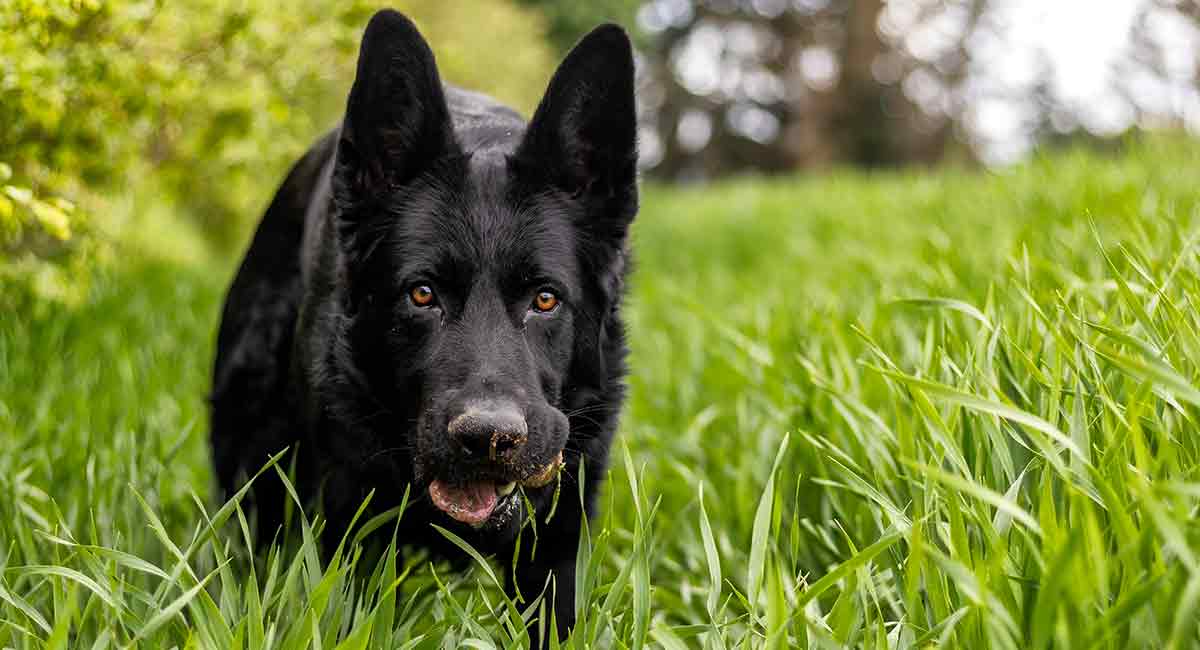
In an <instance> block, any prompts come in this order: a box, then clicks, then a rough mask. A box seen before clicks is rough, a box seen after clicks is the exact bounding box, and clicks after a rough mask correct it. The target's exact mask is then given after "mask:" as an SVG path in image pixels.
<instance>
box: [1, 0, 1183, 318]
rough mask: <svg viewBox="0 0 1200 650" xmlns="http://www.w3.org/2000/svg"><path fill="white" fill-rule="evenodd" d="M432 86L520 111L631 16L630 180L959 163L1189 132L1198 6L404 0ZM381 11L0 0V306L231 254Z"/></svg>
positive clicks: (322, 119)
mask: <svg viewBox="0 0 1200 650" xmlns="http://www.w3.org/2000/svg"><path fill="white" fill-rule="evenodd" d="M393 5H394V6H395V7H396V8H398V9H400V10H402V11H404V12H406V13H407V14H409V15H410V16H411V17H413V18H414V20H415V21H416V22H417V23H418V25H419V26H420V28H421V29H422V31H423V32H424V33H425V34H426V36H427V38H428V39H429V40H430V42H431V43H432V45H433V48H434V50H435V53H436V54H437V57H438V61H439V65H440V66H441V69H442V73H443V76H444V77H445V78H446V79H447V80H449V81H452V82H455V83H458V84H461V85H464V86H469V87H472V88H477V89H480V90H484V91H487V92H489V93H492V94H494V95H495V96H497V97H498V98H500V99H502V100H504V101H506V102H509V103H511V104H513V105H514V106H516V107H518V108H519V109H521V110H522V111H523V112H525V113H526V114H528V112H529V111H530V110H531V109H532V108H533V106H534V104H535V103H536V101H537V99H538V98H539V97H540V95H541V92H542V90H543V88H544V85H545V83H546V81H547V79H548V77H549V75H550V73H551V72H552V70H553V67H554V65H555V64H556V62H557V61H558V60H559V58H560V57H561V56H562V55H563V54H564V53H565V51H566V50H567V49H569V47H570V46H571V44H572V43H573V42H574V41H575V40H576V39H577V38H578V37H579V36H580V35H581V34H583V33H584V32H586V31H587V30H588V29H590V28H591V27H592V26H594V25H595V24H597V23H599V22H601V21H605V20H611V21H616V22H619V23H621V24H623V25H625V26H627V27H628V28H629V30H630V31H631V33H632V34H633V35H634V37H635V40H636V43H637V48H638V59H639V76H640V81H639V86H640V101H641V108H640V119H641V122H642V126H641V134H640V137H641V155H642V159H641V165H642V168H643V170H644V174H645V176H646V178H647V179H653V180H656V181H659V182H664V183H705V182H710V181H712V180H714V179H717V178H720V177H724V176H728V175H733V174H746V173H770V174H776V173H791V172H795V171H798V172H799V173H819V172H821V171H822V170H827V169H831V168H840V167H863V168H888V167H900V166H910V165H920V166H933V165H959V166H979V167H984V168H989V169H1003V168H1004V167H1005V166H1007V165H1011V164H1013V163H1015V162H1018V161H1020V160H1022V159H1023V158H1025V157H1027V156H1029V155H1030V154H1031V153H1032V152H1034V151H1035V150H1036V149H1037V148H1038V147H1052V146H1058V145H1062V144H1066V143H1070V144H1072V145H1080V144H1084V145H1086V146H1095V147H1097V148H1101V149H1106V148H1115V147H1118V146H1119V145H1120V143H1121V142H1122V140H1123V139H1124V138H1125V137H1128V134H1130V133H1138V132H1143V131H1147V130H1157V131H1167V132H1171V133H1177V134H1179V136H1180V137H1191V135H1192V134H1194V133H1196V132H1197V131H1200V94H1198V80H1200V68H1198V67H1197V64H1198V63H1200V3H1198V2H1197V1H1196V0H1178V1H1171V0H590V1H588V2H576V1H571V0H456V1H454V2H445V1H432V0H413V1H401V0H397V1H396V2H395V3H393ZM379 6H381V5H380V4H379V3H375V2H363V1H359V0H352V1H349V2H317V1H315V0H297V1H295V2H289V3H277V2H273V1H268V0H240V1H237V2H228V1H216V2H210V1H207V0H205V1H200V0H176V1H174V2H170V3H168V2H163V1H160V0H0V283H3V284H2V285H0V307H4V306H7V307H8V308H12V307H13V306H14V305H17V306H21V305H30V304H35V303H36V302H37V301H30V300H28V298H29V297H31V296H34V297H37V298H38V299H39V300H45V299H48V300H51V301H58V302H63V301H67V302H70V301H73V300H79V299H80V298H81V296H82V295H83V293H84V291H85V287H86V283H85V282H82V281H81V278H82V277H84V276H86V275H87V273H86V270H87V269H90V268H92V267H94V266H96V265H98V264H102V263H103V261H104V260H105V259H109V258H112V257H113V256H116V255H120V254H121V252H122V250H124V247H136V248H137V249H138V250H139V251H149V252H151V253H153V254H161V255H174V256H184V257H186V256H197V255H211V254H214V253H215V254H218V255H230V254H232V253H236V252H237V251H239V250H240V249H241V247H242V246H243V245H244V242H245V241H246V238H247V236H248V234H249V232H250V230H251V229H252V228H253V225H254V223H255V222H256V220H257V218H258V217H259V215H260V213H261V210H262V208H263V206H264V205H265V204H266V202H267V201H268V200H269V198H270V196H271V194H272V192H273V190H274V187H275V185H276V184H277V183H278V181H279V179H280V178H281V175H282V173H283V172H284V171H285V168H286V167H287V165H289V164H290V163H291V162H292V161H293V160H294V159H295V158H296V157H297V156H298V155H299V154H300V153H302V152H303V151H304V149H305V148H306V147H307V146H308V145H309V143H310V142H311V141H312V140H313V139H314V138H315V137H317V136H318V135H319V134H320V133H322V132H323V131H325V130H326V129H329V128H331V127H332V126H333V125H334V124H335V123H336V120H337V119H338V116H339V114H340V111H341V108H342V105H343V102H344V98H345V93H346V91H347V90H348V88H349V85H350V83H351V81H352V76H353V63H354V57H355V53H356V48H357V43H358V38H359V35H360V33H361V30H362V28H363V26H364V25H365V23H366V20H367V18H368V17H369V16H370V14H371V13H372V12H373V11H374V10H375V9H377V8H378V7H379Z"/></svg>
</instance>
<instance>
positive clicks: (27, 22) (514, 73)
mask: <svg viewBox="0 0 1200 650" xmlns="http://www.w3.org/2000/svg"><path fill="white" fill-rule="evenodd" d="M376 8H377V3H375V2H369V1H367V0H354V1H351V2H338V3H329V2H324V1H322V0H301V1H299V2H288V3H278V2H269V1H267V0H216V1H215V2H210V1H208V0H203V1H201V0H178V1H173V2H165V1H163V0H0V152H2V154H0V155H2V156H3V158H4V160H3V162H6V163H7V164H9V165H11V166H12V168H13V169H14V170H15V172H16V175H17V177H18V178H22V179H25V181H26V183H25V184H23V185H21V186H19V187H18V197H15V198H14V197H12V196H10V199H11V200H13V201H18V202H21V201H22V199H21V198H20V197H23V196H26V194H25V193H24V191H23V189H22V188H33V190H34V192H35V193H34V195H33V196H62V197H65V198H66V199H70V200H71V202H72V203H75V204H78V205H80V206H81V208H83V210H82V211H81V212H79V213H77V214H74V215H70V218H69V219H68V220H67V221H68V222H70V223H72V224H73V225H81V226H82V225H85V224H87V223H88V222H90V221H93V220H99V221H101V222H103V223H101V224H98V225H97V226H96V227H94V228H90V230H94V231H99V230H104V229H105V228H104V226H109V227H108V228H107V229H108V230H109V231H112V230H113V228H112V226H113V225H114V222H118V221H119V220H118V219H116V218H115V217H114V216H113V214H112V213H113V212H114V211H115V212H120V210H119V209H118V208H117V207H115V206H114V203H116V204H119V203H121V201H122V200H123V199H122V197H125V196H129V195H133V196H137V197H153V200H154V202H156V203H157V204H161V205H167V206H170V207H171V209H172V210H173V211H174V212H175V213H176V217H175V218H179V217H182V218H183V219H185V220H187V221H190V222H192V223H193V224H195V225H196V226H198V227H199V228H200V230H201V231H202V232H204V233H206V235H207V236H208V237H209V238H210V239H211V240H212V241H213V242H215V243H216V244H218V245H219V246H220V247H222V248H229V247H230V246H232V245H233V244H235V243H236V242H240V241H242V240H243V239H244V237H245V236H246V234H247V232H248V229H249V228H250V227H252V226H253V224H254V223H255V220H256V219H257V217H258V216H259V214H260V212H261V210H262V208H263V207H264V206H265V203H266V201H267V200H269V199H270V193H271V190H272V188H273V187H274V186H275V184H276V183H277V182H278V181H279V179H280V178H281V177H282V175H283V173H284V171H285V170H286V167H287V166H288V165H289V164H290V163H291V162H292V161H293V160H295V158H296V157H298V156H299V155H300V154H301V153H302V152H303V151H304V149H305V148H306V147H307V146H308V145H309V144H310V143H311V142H312V141H313V140H314V139H315V138H316V137H317V136H318V135H320V134H321V133H322V132H324V131H325V130H327V129H330V128H332V127H333V126H334V125H335V124H336V121H337V119H338V118H339V116H340V113H341V110H342V107H343V105H344V102H345V97H346V93H347V91H348V90H349V85H350V82H351V80H352V79H353V76H354V60H355V56H356V53H357V47H358V39H359V36H360V34H361V32H362V29H363V27H364V26H365V24H366V21H367V19H368V18H369V17H370V15H371V13H373V12H374V10H375V9H376ZM401 8H402V9H403V10H404V11H406V12H407V13H408V14H409V15H410V16H412V17H413V19H414V20H415V21H416V22H417V23H418V25H419V26H420V27H421V28H422V30H423V31H425V33H426V36H427V37H428V38H429V40H430V42H431V43H432V45H433V48H434V51H435V53H436V54H437V55H438V56H439V64H440V66H441V68H442V71H443V74H444V76H445V77H446V78H447V79H448V80H450V81H455V82H460V83H464V84H467V85H469V86H471V87H472V88H476V89H479V90H483V91H486V92H490V93H493V94H495V95H496V96H497V97H499V98H501V99H503V100H506V101H509V102H512V103H514V104H515V105H517V106H518V107H520V108H522V109H525V110H529V109H531V108H532V106H533V104H534V103H535V102H536V101H537V99H538V98H539V97H540V94H541V92H542V90H543V89H544V87H545V83H546V80H547V79H548V77H549V74H550V72H551V70H552V66H553V64H554V55H553V52H552V51H551V49H550V47H549V46H548V45H547V43H546V41H545V37H544V35H543V29H544V26H543V21H542V19H541V17H540V16H539V15H538V14H536V13H535V12H533V11H530V10H528V9H522V8H520V7H518V6H516V5H514V4H512V3H510V2H504V1H501V2H493V1H487V0H467V1H465V2H454V3H447V2H435V1H433V0H413V1H411V2H407V3H402V6H401ZM514 44H519V46H514ZM481 62H486V63H484V64H481ZM22 205H23V206H24V207H25V208H27V209H28V212H26V213H25V214H26V216H23V217H21V219H22V221H21V223H22V224H25V225H23V226H22V227H21V232H22V233H23V234H22V235H21V236H20V238H19V239H18V238H17V237H15V236H13V235H12V232H13V230H14V228H13V223H15V222H14V221H13V220H12V219H6V220H5V221H4V223H5V224H6V225H5V226H4V228H5V230H4V237H5V241H4V245H5V249H4V253H3V255H4V257H3V258H0V266H2V265H5V264H8V265H11V264H12V260H13V259H14V258H17V257H19V258H21V259H32V258H36V259H47V256H46V255H43V253H44V252H45V246H43V245H42V244H41V243H39V242H40V239H38V238H36V237H35V238H30V237H27V236H25V235H27V234H29V233H30V232H31V231H32V229H31V228H29V227H27V226H30V225H31V224H34V222H35V221H36V223H37V225H38V228H39V229H40V230H41V231H44V232H47V233H50V234H52V235H62V234H63V233H64V232H65V230H64V228H63V227H62V224H63V223H64V221H63V219H61V218H59V217H60V215H58V214H55V213H52V212H51V211H54V210H58V211H61V212H63V213H64V214H68V213H69V212H70V211H68V210H65V209H64V206H65V205H67V204H64V203H58V202H56V201H53V200H47V201H40V202H35V203H28V202H25V203H22ZM3 208H4V206H3V205H2V204H0V210H3ZM28 215H33V217H35V218H33V219H31V218H28ZM39 215H40V216H39ZM55 222H57V223H58V225H54V223H55ZM121 223H122V224H123V225H127V226H128V225H130V224H128V223H124V222H121ZM133 226H137V220H134V224H133ZM84 230H85V231H87V230H88V229H86V228H85V229H84ZM110 235H111V239H114V240H116V241H118V242H119V241H121V240H122V239H123V238H124V237H125V233H123V232H120V231H117V232H110ZM27 254H29V255H27ZM31 256H32V257H31ZM60 259H65V258H61V256H60ZM5 260H7V262H6V261H5Z"/></svg>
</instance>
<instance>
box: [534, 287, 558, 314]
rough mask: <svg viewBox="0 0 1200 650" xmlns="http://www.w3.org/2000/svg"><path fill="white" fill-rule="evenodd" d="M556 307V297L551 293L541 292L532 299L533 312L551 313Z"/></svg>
mask: <svg viewBox="0 0 1200 650" xmlns="http://www.w3.org/2000/svg"><path fill="white" fill-rule="evenodd" d="M557 307H558V296H556V295H554V292H553V291H546V290H542V291H539V292H538V294H537V295H536V296H534V297H533V310H534V311H539V312H542V313H547V312H552V311H554V310H555V309H556V308H557Z"/></svg>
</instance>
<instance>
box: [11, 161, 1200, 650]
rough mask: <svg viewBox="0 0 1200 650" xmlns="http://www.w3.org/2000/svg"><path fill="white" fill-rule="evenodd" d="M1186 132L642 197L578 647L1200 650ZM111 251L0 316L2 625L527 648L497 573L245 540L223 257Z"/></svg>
mask: <svg viewBox="0 0 1200 650" xmlns="http://www.w3.org/2000/svg"><path fill="white" fill-rule="evenodd" d="M1197 153H1198V149H1197V148H1196V146H1195V145H1193V144H1189V143H1187V142H1166V141H1154V142H1150V143H1143V144H1141V145H1136V146H1134V147H1132V149H1131V151H1129V152H1127V153H1125V154H1123V155H1122V156H1119V157H1116V158H1104V157H1099V156H1094V155H1088V154H1084V153H1062V154H1056V155H1053V156H1050V157H1047V158H1044V159H1040V160H1038V161H1035V162H1033V163H1030V164H1028V165H1026V166H1023V167H1020V168H1018V169H1016V170H1013V171H1011V172H1008V173H1004V174H1000V175H987V174H971V173H967V172H957V171H944V172H938V173H927V174H921V173H916V172H914V173H905V174H881V175H863V174H857V173H838V174H834V175H832V176H827V177H813V178H806V179H778V180H770V181H738V182H731V183H728V184H722V185H718V186H716V187H713V188H710V189H706V190H703V191H692V190H667V189H662V188H654V187H652V188H649V189H648V190H647V192H646V200H645V202H644V209H643V211H642V214H641V216H640V221H639V223H638V226H637V230H636V245H637V256H638V262H639V264H638V271H637V274H636V278H635V281H634V285H633V292H632V296H631V299H630V302H629V313H630V320H631V330H632V343H633V349H634V351H633V354H632V357H631V361H632V366H633V372H632V375H631V377H630V386H631V389H632V390H631V400H630V403H629V405H628V408H627V411H626V417H625V418H624V421H623V425H622V432H621V435H620V438H619V440H618V442H617V443H616V447H615V449H614V454H613V458H614V464H613V468H612V471H611V472H610V475H609V482H608V488H607V491H606V493H605V495H604V497H603V499H602V503H603V514H602V515H601V516H600V517H599V518H598V519H597V520H595V521H593V522H592V524H591V535H590V537H589V538H588V539H587V540H585V541H584V544H583V551H584V554H583V556H582V558H581V565H582V566H583V567H584V568H585V570H583V571H581V572H580V576H579V581H578V584H577V585H575V586H574V588H575V589H576V590H577V593H579V594H581V605H580V612H581V617H580V625H579V628H578V630H577V632H576V634H575V635H574V636H573V637H572V642H573V643H575V644H576V645H577V646H578V647H583V646H584V645H587V644H590V645H592V646H594V647H638V646H640V645H643V644H645V645H650V646H656V647H658V646H661V647H665V648H683V647H705V648H748V647H754V648H758V647H765V648H788V647H813V648H837V647H845V646H851V647H869V648H909V647H931V646H948V647H962V648H1042V647H1057V648H1066V647H1070V648H1093V647H1095V648H1114V649H1124V648H1141V647H1153V648H1157V647H1171V648H1189V647H1200V630H1198V621H1200V519H1198V516H1197V515H1198V511H1200V435H1197V429H1198V422H1197V419H1198V418H1200V315H1198V314H1200V312H1198V311H1197V304H1196V297H1197V296H1198V295H1200V294H1198V293H1197V289H1198V288H1200V249H1198V248H1197V243H1198V242H1200V213H1198V212H1197V210H1198V207H1200V206H1198V199H1200V195H1198V194H1197V192H1196V187H1197V182H1198V180H1197V179H1200V156H1198V155H1197ZM124 257H125V258H126V261H124V262H122V263H120V264H118V265H117V266H116V267H115V268H114V269H112V270H111V271H108V272H105V273H104V274H102V275H101V277H99V278H98V279H97V280H96V283H95V290H94V294H95V295H94V298H93V299H92V300H91V301H90V302H88V303H87V304H86V305H84V306H82V307H78V308H74V309H67V308H64V307H55V306H51V305H46V306H42V307H39V308H38V309H34V310H30V311H29V312H27V313H22V314H4V315H3V316H2V317H0V440H2V441H3V443H2V444H0V647H8V646H11V647H16V648H23V647H43V646H45V647H55V648H89V647H127V646H135V647H152V648H157V647H164V648H165V647H171V646H178V647H197V648H203V647H241V648H263V647H278V648H335V647H336V648H364V647H405V648H408V647H416V648H434V647H464V646H469V647H476V648H489V647H523V646H524V644H525V641H524V640H523V639H522V638H521V635H522V634H523V627H522V626H521V625H520V623H519V617H520V616H521V615H522V614H526V615H529V614H531V613H536V612H521V611H519V610H517V609H515V608H512V607H509V606H508V604H507V603H506V602H505V600H504V599H503V597H502V595H501V593H500V590H499V589H497V588H496V586H495V580H494V578H496V577H498V576H499V575H500V574H499V571H500V570H501V568H502V567H500V565H498V564H497V565H493V566H492V567H490V568H485V567H486V565H483V564H478V563H477V565H476V567H475V568H474V569H472V570H471V571H469V572H467V573H461V572H453V571H449V570H447V568H446V567H443V566H440V565H439V566H431V565H430V563H429V561H428V559H426V558H423V557H419V556H416V557H408V558H407V563H406V564H405V565H402V566H396V563H395V562H394V561H392V558H393V556H392V555H391V554H389V553H386V552H385V553H383V554H382V559H381V560H378V561H377V560H376V559H372V558H375V557H377V556H375V555H372V554H371V553H369V552H367V551H365V550H363V549H361V548H360V547H357V546H356V545H354V544H350V543H348V544H347V545H346V547H345V548H344V549H343V550H342V552H340V553H339V554H337V556H336V557H335V558H334V559H333V560H332V561H330V562H329V563H328V564H323V563H322V562H321V560H319V559H318V557H317V555H316V553H315V546H314V544H313V542H312V541H311V539H310V536H311V535H315V534H319V532H320V528H321V524H320V522H319V520H318V521H316V522H314V524H313V526H312V527H308V526H305V527H304V531H305V532H304V535H303V536H301V537H300V538H298V539H294V540H291V541H290V542H289V543H288V544H287V545H286V546H285V547H284V548H277V549H276V550H275V551H273V552H272V553H271V554H270V556H269V557H266V558H262V559H260V560H259V561H258V562H252V561H249V560H248V558H247V554H246V552H245V543H244V541H243V538H244V534H245V533H244V522H243V520H242V519H241V516H240V513H239V512H238V511H237V509H236V508H233V507H232V504H230V505H229V506H226V507H224V508H222V504H219V503H213V502H212V498H211V486H210V480H211V477H210V473H209V469H208V466H207V448H206V441H205V436H206V424H205V416H204V401H203V400H204V394H205V390H206V381H207V376H208V370H209V364H210V358H211V349H212V338H213V335H212V333H213V331H214V325H215V317H216V314H217V308H218V304H219V299H220V296H221V293H222V291H223V287H224V285H225V283H226V281H227V280H228V278H229V275H230V273H231V270H232V263H231V262H229V261H218V262H211V263H203V262H195V261H192V262H187V263H184V262H170V261H162V260H159V261H152V260H147V259H142V258H140V257H138V256H136V255H133V254H129V255H126V256H124ZM383 525H384V526H387V525H389V524H388V522H383ZM368 550H369V549H368Z"/></svg>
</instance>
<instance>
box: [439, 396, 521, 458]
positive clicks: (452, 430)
mask: <svg viewBox="0 0 1200 650" xmlns="http://www.w3.org/2000/svg"><path fill="white" fill-rule="evenodd" d="M446 432H447V433H448V434H449V435H450V439H451V440H452V441H454V442H455V443H456V444H457V445H458V446H459V448H460V449H462V451H463V452H464V453H466V454H467V455H468V456H471V457H474V458H487V459H489V460H493V461H495V460H499V459H502V458H504V457H506V456H511V455H513V454H514V453H515V452H516V451H517V450H519V449H520V448H521V447H522V446H523V445H524V444H525V441H526V440H527V439H528V437H529V429H528V426H527V425H526V423H525V417H524V416H523V415H521V412H520V410H518V409H517V407H516V405H515V404H511V403H507V402H479V403H472V404H468V405H467V406H466V408H464V409H463V411H462V413H460V414H458V415H456V416H454V417H453V418H452V419H451V420H450V424H449V425H448V426H447V427H446Z"/></svg>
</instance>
